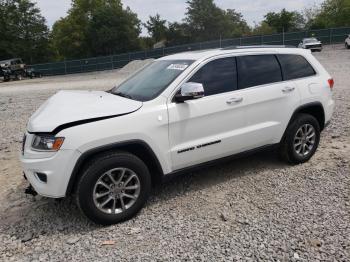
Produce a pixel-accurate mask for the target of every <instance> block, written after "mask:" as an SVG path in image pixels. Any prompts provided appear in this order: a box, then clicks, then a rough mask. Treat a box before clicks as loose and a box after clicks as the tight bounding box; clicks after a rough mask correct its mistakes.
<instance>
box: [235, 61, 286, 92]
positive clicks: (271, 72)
mask: <svg viewBox="0 0 350 262" xmlns="http://www.w3.org/2000/svg"><path fill="white" fill-rule="evenodd" d="M237 69H238V87H239V89H244V88H248V87H252V86H259V85H264V84H269V83H275V82H280V81H282V72H281V68H280V65H279V64H278V61H277V59H276V57H275V56H274V55H249V56H238V57H237Z"/></svg>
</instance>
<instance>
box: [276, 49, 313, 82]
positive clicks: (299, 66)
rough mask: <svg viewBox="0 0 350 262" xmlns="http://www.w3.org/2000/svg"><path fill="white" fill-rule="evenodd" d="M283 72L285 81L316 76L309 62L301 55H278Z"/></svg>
mask: <svg viewBox="0 0 350 262" xmlns="http://www.w3.org/2000/svg"><path fill="white" fill-rule="evenodd" d="M277 57H278V60H279V61H280V63H281V66H282V71H283V79H284V80H291V79H296V78H302V77H307V76H312V75H315V74H316V73H315V70H314V69H313V68H312V66H311V65H310V64H309V62H308V61H307V60H306V59H305V58H304V57H302V56H300V55H278V56H277Z"/></svg>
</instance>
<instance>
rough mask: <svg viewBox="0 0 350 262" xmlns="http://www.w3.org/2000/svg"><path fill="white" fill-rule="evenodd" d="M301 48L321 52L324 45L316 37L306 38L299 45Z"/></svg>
mask: <svg viewBox="0 0 350 262" xmlns="http://www.w3.org/2000/svg"><path fill="white" fill-rule="evenodd" d="M298 47H299V48H304V49H310V50H311V51H312V52H316V51H317V52H321V51H322V43H321V41H319V40H318V39H317V38H315V37H310V38H304V39H303V40H301V42H300V43H299V46H298Z"/></svg>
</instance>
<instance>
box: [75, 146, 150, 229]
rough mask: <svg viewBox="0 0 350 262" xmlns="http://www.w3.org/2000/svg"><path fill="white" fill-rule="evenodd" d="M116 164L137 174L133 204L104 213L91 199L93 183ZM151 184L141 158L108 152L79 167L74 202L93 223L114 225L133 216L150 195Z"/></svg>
mask: <svg viewBox="0 0 350 262" xmlns="http://www.w3.org/2000/svg"><path fill="white" fill-rule="evenodd" d="M120 167H122V168H126V169H129V170H131V171H133V172H134V173H135V174H136V175H137V177H138V179H139V184H140V192H139V195H138V197H137V198H136V200H135V202H134V204H132V205H131V206H130V207H129V208H128V209H125V210H124V211H123V212H121V213H117V214H107V213H105V212H103V211H101V210H100V209H99V208H98V207H97V206H96V204H95V202H94V188H95V184H96V183H97V181H98V180H99V179H100V178H101V177H102V176H103V175H104V174H105V173H106V172H107V171H108V170H111V169H115V168H120ZM151 185H152V183H151V176H150V173H149V171H148V168H147V166H146V165H145V164H144V162H143V161H142V160H140V159H139V158H138V157H136V156H135V155H132V154H130V153H127V152H122V151H118V152H109V153H105V154H103V155H100V156H98V157H97V158H95V159H94V160H93V161H91V162H90V163H89V165H88V166H87V167H86V168H85V169H84V170H83V172H82V176H81V178H80V180H79V182H78V186H77V203H78V206H79V207H80V209H81V211H82V212H83V213H84V214H85V215H86V216H87V217H88V218H89V219H90V220H92V221H93V222H95V223H97V224H101V225H111V224H116V223H119V222H122V221H126V220H128V219H130V218H132V217H134V216H135V215H136V214H137V213H138V212H139V211H140V210H141V208H142V207H143V206H144V204H145V203H146V202H147V199H148V197H149V195H150V192H151ZM114 201H117V200H114ZM119 201H120V200H119ZM123 203H124V202H123Z"/></svg>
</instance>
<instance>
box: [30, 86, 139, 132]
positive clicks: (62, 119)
mask: <svg viewBox="0 0 350 262" xmlns="http://www.w3.org/2000/svg"><path fill="white" fill-rule="evenodd" d="M141 106H142V102H139V101H135V100H131V99H127V98H124V97H120V96H117V95H113V94H110V93H106V92H103V91H60V92H58V93H57V94H55V95H54V96H52V97H51V98H49V99H48V100H47V101H46V102H45V103H44V104H43V105H42V106H40V108H39V109H38V110H37V111H36V112H35V113H34V114H33V115H32V116H31V118H30V119H29V122H28V126H27V129H28V131H29V132H53V131H54V130H55V129H56V128H58V127H60V126H62V125H66V124H72V123H73V124H74V123H75V122H78V123H79V122H81V123H83V122H84V120H94V119H99V118H103V117H112V116H118V115H124V114H128V113H132V112H134V111H136V110H138V109H139V108H140V107H141Z"/></svg>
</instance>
